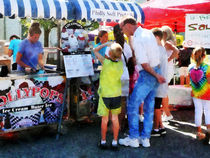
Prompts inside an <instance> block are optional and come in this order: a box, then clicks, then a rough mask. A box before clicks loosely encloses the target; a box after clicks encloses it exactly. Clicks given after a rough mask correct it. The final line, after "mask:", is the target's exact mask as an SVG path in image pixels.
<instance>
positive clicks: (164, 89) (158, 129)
mask: <svg viewBox="0 0 210 158" xmlns="http://www.w3.org/2000/svg"><path fill="white" fill-rule="evenodd" d="M152 32H153V34H154V36H155V38H156V41H157V44H158V47H159V52H160V70H161V75H162V76H163V77H164V78H167V75H168V57H167V52H166V50H165V48H164V47H163V45H162V43H161V40H162V38H163V32H162V30H161V29H160V28H154V29H152ZM167 93H168V83H167V82H165V83H162V84H160V85H159V86H158V88H157V91H156V97H155V112H154V130H153V131H152V133H151V136H161V135H165V134H166V130H165V128H164V126H163V123H162V118H161V109H160V108H161V104H162V99H163V98H165V97H166V96H167Z"/></svg>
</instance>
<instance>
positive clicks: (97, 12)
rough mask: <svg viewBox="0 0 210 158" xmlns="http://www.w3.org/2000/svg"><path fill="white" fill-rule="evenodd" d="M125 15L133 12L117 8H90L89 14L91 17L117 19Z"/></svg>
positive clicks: (132, 14)
mask: <svg viewBox="0 0 210 158" xmlns="http://www.w3.org/2000/svg"><path fill="white" fill-rule="evenodd" d="M125 15H130V16H134V13H133V12H128V11H118V10H105V9H92V10H91V15H90V16H91V18H92V19H104V20H106V19H112V20H119V19H121V18H122V17H123V16H125Z"/></svg>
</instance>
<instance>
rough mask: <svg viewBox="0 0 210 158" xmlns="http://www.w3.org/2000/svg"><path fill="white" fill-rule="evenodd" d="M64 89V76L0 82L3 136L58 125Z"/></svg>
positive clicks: (0, 113)
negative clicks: (17, 131) (46, 125)
mask: <svg viewBox="0 0 210 158" xmlns="http://www.w3.org/2000/svg"><path fill="white" fill-rule="evenodd" d="M64 87H65V78H64V77H63V76H51V77H37V78H28V79H26V78H24V79H15V80H0V132H4V131H13V130H18V129H21V128H26V127H32V126H37V125H40V124H50V123H55V122H57V121H58V120H59V117H60V114H61V105H62V103H63V94H64Z"/></svg>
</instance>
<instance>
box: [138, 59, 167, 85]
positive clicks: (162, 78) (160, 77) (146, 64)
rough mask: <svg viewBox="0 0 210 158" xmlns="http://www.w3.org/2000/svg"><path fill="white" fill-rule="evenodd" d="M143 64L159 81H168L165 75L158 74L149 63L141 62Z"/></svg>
mask: <svg viewBox="0 0 210 158" xmlns="http://www.w3.org/2000/svg"><path fill="white" fill-rule="evenodd" d="M141 66H142V68H143V69H144V70H145V71H147V72H149V73H150V74H151V75H153V76H154V77H155V78H156V79H157V80H158V82H159V83H164V82H166V80H165V78H164V77H163V76H161V75H159V74H157V73H156V72H155V71H154V70H153V68H152V67H151V66H150V65H149V64H148V63H144V64H141Z"/></svg>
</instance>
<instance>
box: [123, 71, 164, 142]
mask: <svg viewBox="0 0 210 158" xmlns="http://www.w3.org/2000/svg"><path fill="white" fill-rule="evenodd" d="M154 70H155V71H156V73H160V69H159V67H155V68H154ZM158 85H159V83H158V81H157V79H156V78H155V77H154V76H152V75H151V74H150V73H148V72H147V71H145V70H142V71H140V76H139V78H138V80H137V83H136V85H135V87H134V89H133V92H132V94H131V96H130V98H129V100H128V106H127V114H128V124H129V136H130V138H138V137H139V136H141V138H150V134H151V130H152V126H153V116H154V103H155V101H154V98H155V94H156V89H157V87H158ZM143 102H144V127H143V130H142V132H141V135H140V133H139V107H140V105H141V103H143Z"/></svg>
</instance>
